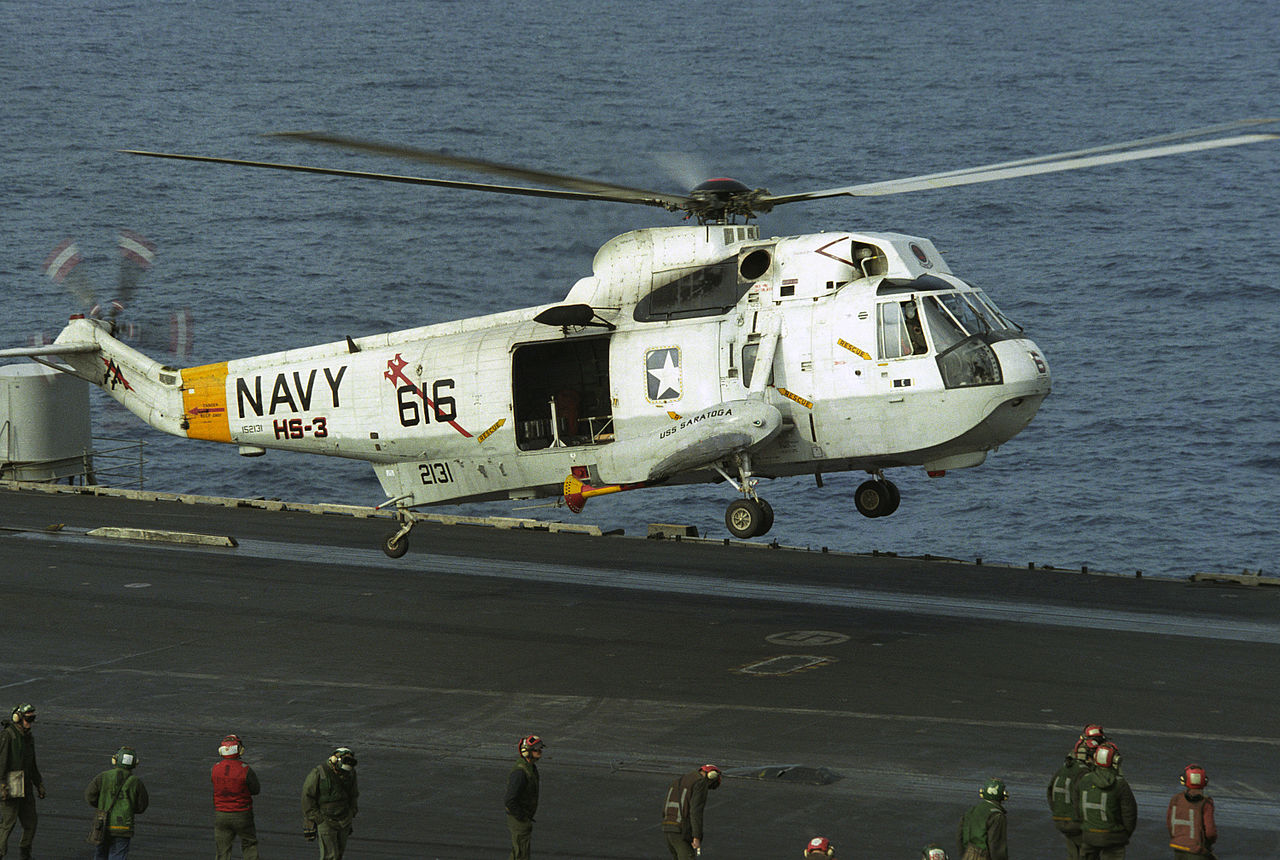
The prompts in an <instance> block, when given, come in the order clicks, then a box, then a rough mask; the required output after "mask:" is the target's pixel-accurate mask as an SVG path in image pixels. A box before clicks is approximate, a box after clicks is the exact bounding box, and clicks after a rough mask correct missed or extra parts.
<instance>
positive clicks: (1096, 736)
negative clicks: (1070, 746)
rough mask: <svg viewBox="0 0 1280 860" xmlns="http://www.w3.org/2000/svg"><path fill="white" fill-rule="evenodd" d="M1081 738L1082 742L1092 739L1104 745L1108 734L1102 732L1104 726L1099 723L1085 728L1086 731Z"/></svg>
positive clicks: (1090, 724) (1081, 734)
mask: <svg viewBox="0 0 1280 860" xmlns="http://www.w3.org/2000/svg"><path fill="white" fill-rule="evenodd" d="M1080 738H1081V739H1082V740H1084V739H1087V738H1092V739H1093V740H1095V741H1097V742H1098V743H1102V742H1103V741H1105V740H1106V739H1107V733H1106V732H1104V731H1103V730H1102V726H1100V725H1098V724H1097V723H1089V725H1087V726H1085V727H1084V731H1082V732H1081V733H1080Z"/></svg>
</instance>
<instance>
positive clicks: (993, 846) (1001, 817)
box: [960, 779, 1009, 860]
mask: <svg viewBox="0 0 1280 860" xmlns="http://www.w3.org/2000/svg"><path fill="white" fill-rule="evenodd" d="M978 797H980V798H982V799H981V800H980V801H978V803H976V804H975V805H973V806H971V807H969V810H968V811H967V812H965V814H964V815H963V816H962V817H961V819H960V860H1009V843H1008V841H1007V838H1006V835H1005V829H1006V823H1005V812H1004V802H1005V800H1007V799H1008V797H1009V792H1008V791H1007V790H1005V787H1004V780H1002V779H989V780H987V783H986V785H984V786H982V788H980V789H978Z"/></svg>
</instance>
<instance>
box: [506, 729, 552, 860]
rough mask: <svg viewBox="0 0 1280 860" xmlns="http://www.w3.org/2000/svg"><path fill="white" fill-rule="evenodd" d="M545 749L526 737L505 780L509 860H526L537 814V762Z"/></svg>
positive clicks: (538, 778) (537, 742)
mask: <svg viewBox="0 0 1280 860" xmlns="http://www.w3.org/2000/svg"><path fill="white" fill-rule="evenodd" d="M545 746H546V744H544V743H543V742H542V738H540V737H538V736H537V735H528V736H526V737H523V738H521V739H520V743H518V744H517V745H516V749H517V751H518V752H519V753H520V758H519V759H517V761H516V765H515V767H513V768H511V773H510V774H509V775H508V776H507V793H506V796H505V797H504V798H503V806H504V807H506V810H507V832H508V833H510V834H511V860H528V858H529V845H530V841H531V840H532V838H533V816H534V815H536V814H537V813H538V787H539V784H540V780H541V778H540V777H539V776H538V759H540V758H542V750H543V748H544V747H545Z"/></svg>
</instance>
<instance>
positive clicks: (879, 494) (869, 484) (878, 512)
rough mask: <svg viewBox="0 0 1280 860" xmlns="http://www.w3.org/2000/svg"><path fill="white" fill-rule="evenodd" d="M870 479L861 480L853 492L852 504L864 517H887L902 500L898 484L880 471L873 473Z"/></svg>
mask: <svg viewBox="0 0 1280 860" xmlns="http://www.w3.org/2000/svg"><path fill="white" fill-rule="evenodd" d="M875 474H876V477H875V478H873V479H872V480H870V481H863V482H862V483H861V484H860V485H858V489H857V490H856V491H855V492H854V494H853V504H854V506H855V507H856V508H857V509H858V513H860V514H862V515H863V516H864V517H887V516H889V514H891V513H893V512H894V511H896V510H897V509H898V502H900V501H902V496H901V494H899V493H898V485H897V484H895V483H894V482H893V481H890V480H889V479H888V478H886V477H885V476H884V475H883V474H882V473H879V472H877V473H875Z"/></svg>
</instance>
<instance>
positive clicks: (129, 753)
mask: <svg viewBox="0 0 1280 860" xmlns="http://www.w3.org/2000/svg"><path fill="white" fill-rule="evenodd" d="M111 763H112V764H113V765H115V766H116V767H124V768H128V769H129V770H133V769H134V768H135V767H137V766H138V754H137V753H136V752H134V749H133V747H120V749H118V750H116V752H115V755H113V756H112V757H111Z"/></svg>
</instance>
